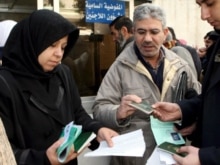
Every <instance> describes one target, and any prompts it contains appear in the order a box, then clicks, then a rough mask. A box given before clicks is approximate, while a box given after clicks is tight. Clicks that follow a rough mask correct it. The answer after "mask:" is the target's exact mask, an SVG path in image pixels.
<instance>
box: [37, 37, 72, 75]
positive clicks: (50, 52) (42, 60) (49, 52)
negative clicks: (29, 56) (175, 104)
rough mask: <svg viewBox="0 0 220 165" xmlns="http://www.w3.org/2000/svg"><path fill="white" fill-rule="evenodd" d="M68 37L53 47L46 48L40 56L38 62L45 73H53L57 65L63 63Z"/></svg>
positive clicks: (55, 43)
mask: <svg viewBox="0 0 220 165" xmlns="http://www.w3.org/2000/svg"><path fill="white" fill-rule="evenodd" d="M67 41H68V36H65V37H63V38H61V39H60V40H58V41H56V42H54V43H53V44H52V45H51V46H49V47H48V48H46V49H45V50H44V51H43V52H42V53H41V54H40V55H39V56H38V62H39V64H40V65H41V67H42V68H43V70H44V72H49V71H52V70H53V69H54V68H55V67H56V66H57V65H59V64H60V63H61V60H62V58H63V54H64V49H65V47H66V46H67Z"/></svg>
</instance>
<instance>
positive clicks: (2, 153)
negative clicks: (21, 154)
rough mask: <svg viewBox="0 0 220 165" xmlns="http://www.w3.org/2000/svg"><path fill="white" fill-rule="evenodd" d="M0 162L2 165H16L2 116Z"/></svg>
mask: <svg viewBox="0 0 220 165" xmlns="http://www.w3.org/2000/svg"><path fill="white" fill-rule="evenodd" d="M0 164H1V165H9V164H10V165H16V161H15V157H14V153H13V151H12V148H11V145H10V143H9V141H8V137H7V135H6V132H5V128H4V125H3V123H2V120H1V118H0Z"/></svg>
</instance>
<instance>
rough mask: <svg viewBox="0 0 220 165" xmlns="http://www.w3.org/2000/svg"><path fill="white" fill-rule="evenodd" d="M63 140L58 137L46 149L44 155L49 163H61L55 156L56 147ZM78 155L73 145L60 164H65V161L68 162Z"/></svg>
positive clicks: (55, 164)
mask: <svg viewBox="0 0 220 165" xmlns="http://www.w3.org/2000/svg"><path fill="white" fill-rule="evenodd" d="M63 141H64V138H60V139H59V140H58V141H56V142H55V143H53V144H52V145H51V146H50V147H49V148H48V149H47V151H46V155H47V158H48V159H49V161H50V164H52V165H61V163H60V162H59V161H58V157H57V152H56V151H57V149H58V147H59V146H60V145H61V144H62V142H63ZM77 156H78V153H76V152H74V147H72V148H71V150H70V152H69V155H68V156H67V158H66V160H65V162H63V163H62V164H65V163H67V162H69V161H70V160H72V159H75V158H76V157H77Z"/></svg>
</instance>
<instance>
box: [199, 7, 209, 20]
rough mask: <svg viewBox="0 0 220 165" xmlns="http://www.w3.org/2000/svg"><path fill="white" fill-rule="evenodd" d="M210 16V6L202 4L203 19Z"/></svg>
mask: <svg viewBox="0 0 220 165" xmlns="http://www.w3.org/2000/svg"><path fill="white" fill-rule="evenodd" d="M209 17H210V12H209V8H208V7H207V6H206V5H205V4H202V5H201V19H202V20H207V19H208V18H209Z"/></svg>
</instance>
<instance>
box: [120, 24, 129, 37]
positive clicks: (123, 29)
mask: <svg viewBox="0 0 220 165" xmlns="http://www.w3.org/2000/svg"><path fill="white" fill-rule="evenodd" d="M121 33H122V34H123V35H126V34H127V33H128V29H127V28H126V27H125V26H122V27H121Z"/></svg>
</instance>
